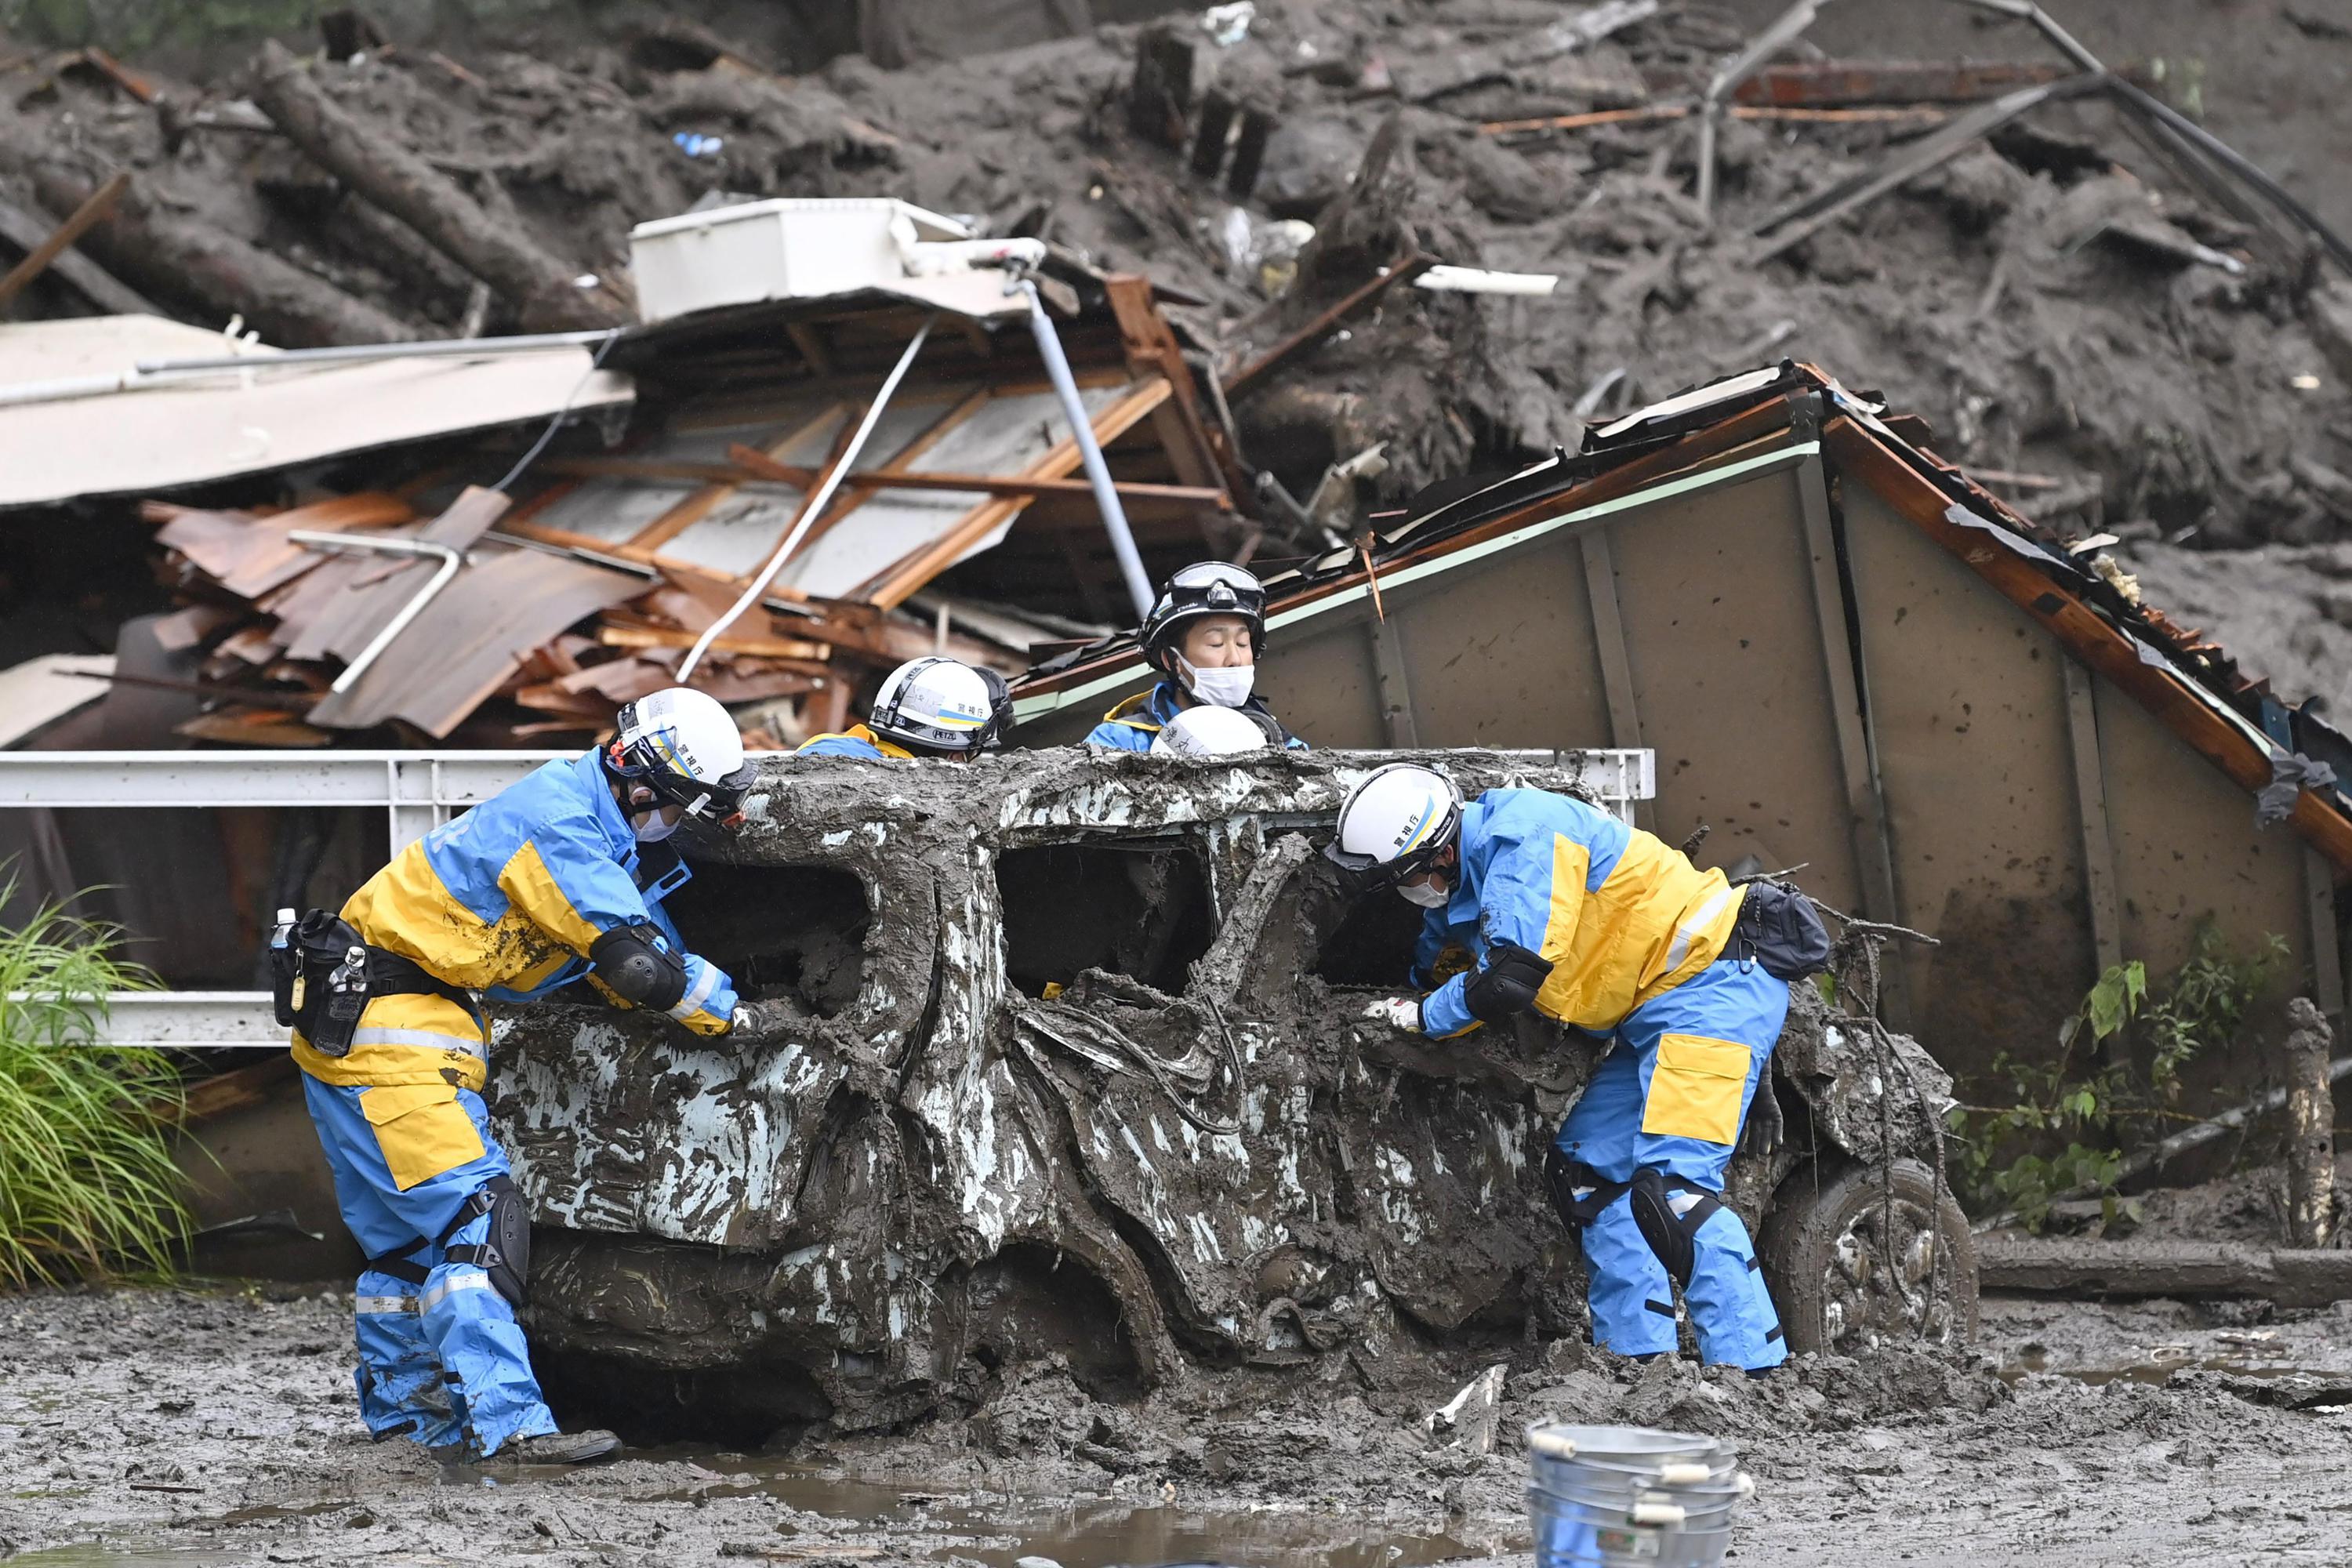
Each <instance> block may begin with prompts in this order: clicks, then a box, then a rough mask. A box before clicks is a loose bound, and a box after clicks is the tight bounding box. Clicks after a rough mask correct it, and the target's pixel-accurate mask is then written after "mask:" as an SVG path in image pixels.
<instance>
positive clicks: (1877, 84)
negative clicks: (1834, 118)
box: [1731, 60, 2074, 109]
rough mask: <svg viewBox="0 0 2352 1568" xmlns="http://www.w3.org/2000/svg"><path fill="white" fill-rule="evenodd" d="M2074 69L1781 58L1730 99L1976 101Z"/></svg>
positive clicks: (1772, 102) (2010, 63) (1842, 104)
mask: <svg viewBox="0 0 2352 1568" xmlns="http://www.w3.org/2000/svg"><path fill="white" fill-rule="evenodd" d="M2072 75H2074V70H2073V69H2072V68H2069V67H2066V66H2063V65H2059V64H2056V63H2054V62H2052V61H2043V60H1782V61H1780V62H1778V63H1776V64H1772V65H1767V66H1763V67H1760V68H1758V70H1757V71H1756V73H1755V74H1754V75H1752V76H1750V77H1749V78H1748V79H1747V80H1745V81H1742V82H1740V83H1738V85H1737V86H1736V87H1734V88H1733V89H1732V92H1731V101H1732V102H1733V103H1734V104H1738V105H1750V106H1753V105H1769V106H1772V107H1776V108H1782V109H1792V108H1797V107H1800V106H1803V107H1810V108H1815V109H1837V108H1852V107H1853V106H1856V105H1860V104H1897V103H1899V104H1931V103H1981V102H1982V101H1984V100H1986V99H1989V98H1999V97H2000V96H2001V95H2002V94H2003V93H2008V92H2015V91H2016V90H2017V89H2020V88H2026V87H2040V86H2042V85H2043V84H2045V83H2048V82H2053V81H2057V80H2060V79H2063V78H2065V77H2069V76H2072Z"/></svg>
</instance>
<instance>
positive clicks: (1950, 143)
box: [1748, 71, 2112, 263]
mask: <svg viewBox="0 0 2352 1568" xmlns="http://www.w3.org/2000/svg"><path fill="white" fill-rule="evenodd" d="M2111 85H2112V83H2111V79H2109V78H2108V77H2106V76H2105V74H2103V73H2097V72H2091V71H2084V72H2082V73H2080V74H2078V75H2074V76H2069V77H2064V78H2062V79H2059V80H2057V81H2052V82H2044V83H2042V85H2040V86H2038V87H2023V88H2020V89H2017V90H2016V91H2014V92H2011V93H2008V94H2005V95H2003V96H2002V97H2000V98H1997V99H1994V100H1991V101H1990V102H1989V103H1985V104H1982V105H1980V106H1979V107H1978V108H1976V109H1972V110H1969V112H1968V113H1966V114H1963V115H1960V116H1958V117H1957V118H1955V119H1953V120H1951V121H1947V122H1946V123H1945V124H1944V125H1943V126H1941V127H1940V128H1938V129H1937V131H1935V132H1933V133H1931V134H1929V135H1927V136H1922V137H1921V138H1919V140H1917V141H1916V142H1911V143H1910V144H1909V145H1908V146H1906V147H1904V148H1903V149H1902V150H1901V151H1900V152H1898V153H1895V155H1894V156H1892V157H1890V158H1887V159H1886V160H1885V161H1884V162H1883V163H1880V164H1878V166H1877V167H1875V168H1873V169H1865V170H1863V171H1862V172H1861V173H1859V174H1854V175H1853V176H1851V177H1850V178H1847V179H1844V180H1840V181H1838V182H1837V183H1836V184H1832V185H1831V186H1829V187H1828V188H1827V189H1825V190H1822V191H1819V192H1816V193H1815V194H1814V195H1810V196H1807V197H1805V198H1804V199H1803V200H1801V201H1799V202H1797V203H1795V204H1794V205H1790V206H1789V207H1786V208H1784V209H1782V210H1781V211H1780V212H1777V213H1774V214H1773V215H1772V216H1769V217H1768V218H1766V219H1765V220H1764V221H1763V222H1762V223H1760V224H1759V225H1757V226H1756V229H1755V233H1756V235H1757V237H1759V238H1760V239H1762V240H1763V241H1764V247H1763V248H1762V249H1761V250H1759V251H1757V252H1756V253H1755V254H1754V255H1753V256H1751V257H1750V258H1748V259H1749V260H1750V262H1751V263H1762V262H1765V261H1769V260H1770V259H1771V258H1773V257H1776V256H1778V255H1780V253H1781V252H1783V251H1785V250H1787V249H1788V248H1789V247H1791V246H1793V245H1796V244H1798V243H1799V242H1800V241H1801V240H1804V239H1807V238H1809V237H1811V236H1812V235H1814V234H1816V233H1818V232H1819V231H1820V230H1822V229H1823V228H1825V227H1827V226H1829V225H1831V224H1832V223H1834V222H1836V221H1837V220H1838V219H1839V218H1841V217H1843V216H1845V215H1846V214H1847V213H1849V212H1852V211H1853V210H1854V209H1855V208H1857V207H1859V206H1862V205H1864V204H1865V203H1868V202H1871V201H1874V200H1876V199H1877V198H1878V197H1880V196H1882V195H1885V194H1886V193H1887V192H1889V191H1892V190H1894V189H1895V188H1896V187H1897V186H1899V185H1902V184H1906V183H1907V182H1909V181H1910V180H1912V179H1914V178H1916V177H1917V176H1918V175H1920V174H1926V173H1927V171H1928V170H1930V169H1933V168H1936V167H1937V166H1938V165H1939V164H1942V163H1947V162H1948V161H1949V160H1951V159H1952V158H1954V157H1957V156H1958V154H1959V153H1962V152H1963V151H1965V150H1966V149H1968V148H1969V147H1970V146H1973V145H1974V144H1975V143H1976V142H1978V141H1979V140H1980V139H1981V138H1983V137H1985V136H1987V135H1990V133H1991V132H1994V131H1997V130H1999V129H2000V127H2001V126H2003V125H2006V124H2008V123H2009V122H2010V121H2012V120H2015V119H2016V118H2017V117H2018V116H2020V115H2021V114H2026V113H2029V112H2031V111H2032V110H2035V109H2039V108H2040V107H2041V106H2042V105H2043V104H2045V103H2052V102H2056V101H2059V100H2064V99H2070V98H2080V97H2082V96H2083V95H2084V94H2085V93H2090V92H2097V91H2102V90H2105V89H2107V88H2108V87H2109V86H2111Z"/></svg>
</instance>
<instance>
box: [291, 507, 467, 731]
mask: <svg viewBox="0 0 2352 1568" xmlns="http://www.w3.org/2000/svg"><path fill="white" fill-rule="evenodd" d="M286 537H287V538H288V539H289V540H290V541H292V542H294V543H296V544H300V545H304V546H307V547H308V548H310V549H312V550H323V551H327V552H335V551H339V550H365V551H373V552H375V553H376V554H379V555H418V556H424V557H425V558H427V559H430V560H436V561H438V562H440V563H441V564H440V565H439V566H437V567H436V568H435V569H434V572H433V575H432V577H431V578H429V579H428V580H427V581H426V582H425V586H423V587H422V588H419V589H417V590H416V593H415V595H413V596H412V597H411V598H410V599H409V601H408V603H406V604H405V605H402V606H401V607H400V613H399V614H398V615H396V616H393V617H392V619H391V620H389V621H387V622H385V623H384V627H383V630H382V631H380V632H378V633H376V634H375V636H374V637H372V638H370V639H369V641H368V645H367V647H363V648H362V649H360V651H359V657H358V658H354V659H352V662H351V663H350V664H349V665H348V666H346V667H345V668H344V669H343V673H342V674H341V675H339V676H337V677H336V678H335V684H334V687H333V691H334V694H335V695H336V696H339V697H340V696H341V695H342V694H343V693H344V692H346V691H349V690H350V689H352V687H354V686H357V685H358V684H359V683H360V677H361V676H362V675H365V674H366V673H367V672H368V667H369V666H370V665H372V664H373V663H374V662H375V661H376V660H377V659H378V658H381V657H383V650H384V649H386V648H388V647H391V646H392V641H393V638H394V637H398V636H399V635H400V634H401V633H402V632H404V631H406V630H407V629H408V623H409V622H411V621H413V620H415V618H416V617H417V616H421V615H423V614H424V613H425V605H429V604H431V603H432V602H433V601H434V600H435V599H436V598H437V597H438V596H439V595H440V593H441V590H442V589H444V588H446V587H447V586H448V585H449V579H451V578H452V577H455V576H456V575H457V568H458V567H460V566H462V565H464V564H465V563H466V556H465V552H463V551H460V550H457V549H455V548H453V547H451V546H449V545H446V544H436V543H434V542H431V541H430V540H424V539H371V538H368V537H366V536H365V535H362V534H350V533H320V532H317V531H313V530H310V529H307V528H298V529H296V530H294V531H292V532H291V533H289V534H288V535H287V536H286Z"/></svg>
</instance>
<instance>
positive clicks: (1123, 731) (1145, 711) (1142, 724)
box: [1087, 680, 1307, 752]
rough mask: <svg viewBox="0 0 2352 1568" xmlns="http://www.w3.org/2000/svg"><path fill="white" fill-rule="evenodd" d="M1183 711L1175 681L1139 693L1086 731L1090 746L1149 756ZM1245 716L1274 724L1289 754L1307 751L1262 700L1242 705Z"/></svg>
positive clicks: (1180, 692) (1255, 699)
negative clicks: (1146, 753) (1152, 747)
mask: <svg viewBox="0 0 2352 1568" xmlns="http://www.w3.org/2000/svg"><path fill="white" fill-rule="evenodd" d="M1183 710H1184V694H1183V691H1182V689H1181V688H1179V687H1178V686H1177V684H1176V683H1175V682H1174V681H1172V680H1163V681H1161V682H1160V684H1159V685H1157V686H1155V687H1153V688H1152V689H1150V690H1149V691H1139V692H1138V693H1136V694H1135V695H1134V696H1132V697H1130V698H1129V699H1127V700H1125V701H1123V702H1121V703H1120V704H1119V705H1118V707H1116V708H1114V709H1112V710H1110V711H1109V712H1108V713H1106V714H1104V715H1103V716H1102V722H1101V723H1099V724H1097V725H1096V726H1095V727H1094V728H1093V729H1091V730H1089V731H1087V745H1089V746H1109V747H1111V748H1113V749H1114V750H1117V751H1121V752H1148V751H1150V750H1151V742H1154V741H1156V740H1158V739H1159V738H1160V731H1162V730H1164V729H1166V728H1167V727H1168V726H1169V724H1170V723H1171V722H1173V721H1174V720H1175V718H1176V715H1177V714H1179V713H1181V712H1182V711H1183ZM1241 710H1242V711H1243V712H1244V713H1251V714H1255V715H1257V716H1259V717H1261V718H1265V719H1269V720H1273V721H1274V727H1275V728H1276V730H1277V731H1281V734H1282V743H1283V745H1284V746H1285V747H1286V748H1287V749H1288V750H1290V751H1294V752H1303V751H1305V750H1307V742H1304V741H1302V740H1300V739H1299V738H1298V737H1297V736H1296V735H1294V734H1292V733H1291V732H1290V731H1288V730H1285V729H1283V727H1282V721H1280V720H1278V719H1275V717H1274V713H1273V711H1272V710H1270V709H1268V708H1267V707H1266V705H1265V700H1264V699H1262V698H1257V697H1253V698H1251V699H1250V700H1248V701H1247V702H1244V703H1243V704H1242V707H1241Z"/></svg>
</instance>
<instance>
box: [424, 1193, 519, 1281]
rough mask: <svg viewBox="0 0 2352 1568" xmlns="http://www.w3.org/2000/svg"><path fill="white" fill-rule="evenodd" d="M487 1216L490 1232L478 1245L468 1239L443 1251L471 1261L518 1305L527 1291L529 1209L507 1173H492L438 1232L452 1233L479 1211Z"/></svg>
mask: <svg viewBox="0 0 2352 1568" xmlns="http://www.w3.org/2000/svg"><path fill="white" fill-rule="evenodd" d="M479 1215H489V1216H490V1234H489V1235H488V1237H486V1238H485V1239H484V1240H483V1242H482V1244H481V1245H480V1246H478V1247H477V1246H474V1245H473V1244H471V1243H467V1244H466V1245H464V1246H461V1247H450V1248H449V1249H448V1250H447V1251H446V1252H445V1253H444V1254H443V1256H444V1257H446V1258H448V1259H449V1261H450V1262H452V1263H470V1264H473V1265H474V1266H475V1267H477V1268H479V1269H481V1270H482V1272H483V1273H485V1274H488V1276H489V1277H490V1288H491V1289H494V1290H496V1291H497V1292H498V1293H499V1295H501V1296H503V1297H505V1298H506V1299H507V1304H508V1305H509V1306H511V1307H520V1306H521V1305H522V1304H523V1301H524V1300H525V1299H526V1298H527V1297H528V1296H529V1294H530V1210H529V1209H528V1208H526V1207H525V1206H524V1205H523V1201H522V1194H520V1193H519V1192H517V1191H515V1184H514V1181H513V1179H512V1178H511V1177H508V1176H492V1177H491V1178H490V1179H489V1181H488V1182H487V1183H485V1184H483V1186H482V1189H481V1190H480V1191H479V1192H478V1193H476V1194H474V1195H473V1196H471V1197H469V1198H467V1200H466V1203H465V1206H464V1207H462V1208H460V1209H459V1210H458V1211H457V1218H456V1219H454V1220H452V1221H450V1223H449V1228H448V1229H446V1230H445V1231H443V1232H442V1233H441V1234H442V1236H443V1237H445V1238H446V1237H451V1236H455V1235H456V1234H457V1232H458V1231H460V1230H463V1229H464V1228H465V1227H466V1226H468V1225H470V1224H472V1223H473V1222H474V1220H475V1219H476V1218H477V1217H478V1216H479Z"/></svg>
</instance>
